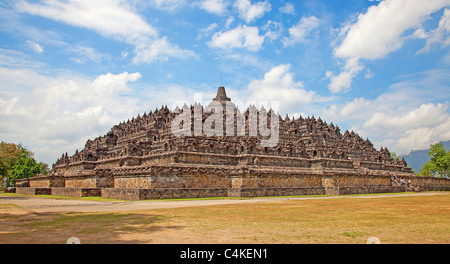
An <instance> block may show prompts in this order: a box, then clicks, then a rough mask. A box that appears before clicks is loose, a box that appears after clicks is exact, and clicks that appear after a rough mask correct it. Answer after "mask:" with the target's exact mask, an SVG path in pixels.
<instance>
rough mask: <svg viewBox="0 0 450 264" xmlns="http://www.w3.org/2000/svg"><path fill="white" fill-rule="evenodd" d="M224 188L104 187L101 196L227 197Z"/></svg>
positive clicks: (131, 197)
mask: <svg viewBox="0 0 450 264" xmlns="http://www.w3.org/2000/svg"><path fill="white" fill-rule="evenodd" d="M227 196H228V190H227V189H225V188H222V189H220V188H201V189H193V188H152V189H127V188H104V189H102V197H103V198H110V199H120V200H151V199H181V198H209V197H227Z"/></svg>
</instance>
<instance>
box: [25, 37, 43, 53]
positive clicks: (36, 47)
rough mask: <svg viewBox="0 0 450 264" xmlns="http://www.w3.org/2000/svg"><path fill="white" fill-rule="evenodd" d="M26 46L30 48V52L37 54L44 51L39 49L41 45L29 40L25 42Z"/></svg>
mask: <svg viewBox="0 0 450 264" xmlns="http://www.w3.org/2000/svg"><path fill="white" fill-rule="evenodd" d="M26 43H27V46H28V47H30V48H31V49H32V50H34V51H36V52H37V53H42V52H43V51H44V49H43V48H42V47H41V45H39V44H38V43H36V42H34V41H31V40H27V41H26Z"/></svg>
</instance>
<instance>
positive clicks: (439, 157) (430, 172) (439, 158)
mask: <svg viewBox="0 0 450 264" xmlns="http://www.w3.org/2000/svg"><path fill="white" fill-rule="evenodd" d="M428 156H430V161H428V162H427V163H425V164H424V165H423V166H422V169H421V170H420V175H421V176H426V177H432V176H435V175H436V174H437V175H439V176H440V177H444V176H446V177H448V176H450V151H447V150H446V149H445V148H444V145H443V144H442V143H436V144H433V145H431V146H430V151H429V152H428Z"/></svg>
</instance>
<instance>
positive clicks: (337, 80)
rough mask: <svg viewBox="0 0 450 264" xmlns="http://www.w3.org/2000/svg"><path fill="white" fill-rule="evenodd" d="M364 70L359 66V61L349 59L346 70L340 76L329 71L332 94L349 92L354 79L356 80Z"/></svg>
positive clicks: (329, 86) (328, 76) (329, 87)
mask: <svg viewBox="0 0 450 264" xmlns="http://www.w3.org/2000/svg"><path fill="white" fill-rule="evenodd" d="M363 69H364V67H363V66H361V65H360V64H359V61H358V60H357V59H349V60H347V64H346V66H345V67H344V69H343V70H342V71H341V73H339V74H338V75H334V73H333V72H331V71H327V72H326V76H327V78H329V79H330V80H331V82H330V84H329V85H328V89H329V90H330V91H331V92H332V93H338V92H342V91H349V90H350V87H351V85H352V82H353V78H355V76H356V75H357V74H358V73H359V72H360V71H362V70H363Z"/></svg>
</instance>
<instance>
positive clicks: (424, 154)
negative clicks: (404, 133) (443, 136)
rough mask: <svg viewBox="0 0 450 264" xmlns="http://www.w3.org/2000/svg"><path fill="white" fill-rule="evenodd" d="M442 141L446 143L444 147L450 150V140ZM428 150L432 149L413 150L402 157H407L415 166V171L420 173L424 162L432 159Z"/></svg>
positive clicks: (412, 165)
mask: <svg viewBox="0 0 450 264" xmlns="http://www.w3.org/2000/svg"><path fill="white" fill-rule="evenodd" d="M440 143H442V144H444V148H446V149H447V150H450V140H449V141H442V142H440ZM428 151H430V149H423V150H413V151H411V152H410V153H409V154H408V155H402V157H404V158H405V161H406V163H408V165H409V166H410V167H411V168H413V170H414V172H416V173H419V172H420V169H421V168H422V166H423V164H425V163H427V162H428V161H429V160H430V157H429V156H428Z"/></svg>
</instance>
